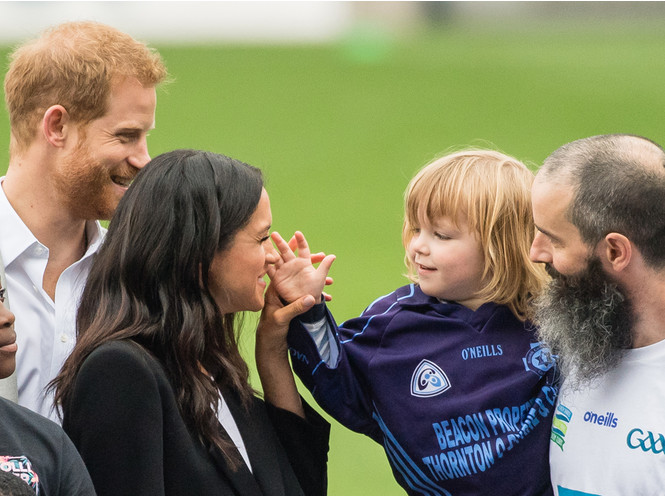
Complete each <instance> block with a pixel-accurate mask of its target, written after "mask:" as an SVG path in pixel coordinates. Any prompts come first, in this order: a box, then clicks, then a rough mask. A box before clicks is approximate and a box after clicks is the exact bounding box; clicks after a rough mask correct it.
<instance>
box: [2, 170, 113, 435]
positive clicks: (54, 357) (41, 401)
mask: <svg viewBox="0 0 665 496" xmlns="http://www.w3.org/2000/svg"><path fill="white" fill-rule="evenodd" d="M3 180H4V177H3V178H0V185H1V184H2V181H3ZM86 230H87V231H86V232H87V236H88V249H87V250H86V253H85V255H84V256H83V258H81V259H80V260H79V261H77V262H75V263H74V264H72V265H71V266H69V267H67V269H65V270H64V271H63V273H62V274H61V275H60V278H59V279H58V283H57V285H56V288H55V302H54V301H53V300H51V298H50V297H49V296H48V294H46V291H44V289H43V287H42V280H43V278H44V271H45V270H46V263H47V262H48V257H49V250H48V248H46V246H44V245H43V244H41V243H40V242H39V241H37V238H35V236H34V235H33V234H32V232H31V231H30V230H29V229H28V228H27V226H26V225H25V224H24V223H23V221H22V220H21V218H20V217H19V216H18V214H17V213H16V211H15V210H14V209H13V208H12V206H11V204H10V203H9V201H8V200H7V196H6V195H5V193H4V190H3V189H2V188H1V187H0V254H1V255H2V260H3V261H4V263H5V275H6V278H7V294H8V296H9V299H10V300H11V309H12V312H13V313H14V315H15V316H16V322H15V324H14V327H15V330H16V336H17V337H16V342H17V344H18V352H17V354H16V380H17V383H18V402H19V404H20V405H23V406H25V407H27V408H29V409H30V410H33V411H35V412H37V413H40V414H42V415H44V416H46V417H49V418H51V419H52V420H55V421H58V418H57V414H56V412H55V410H54V408H53V398H52V395H48V397H47V395H46V393H45V388H46V386H47V385H48V383H49V382H50V381H51V380H53V379H54V378H55V377H56V375H57V374H58V372H59V371H60V368H61V367H62V364H63V363H64V361H65V359H66V358H67V356H68V355H69V353H70V352H71V350H72V348H73V346H74V341H75V337H76V309H77V307H78V302H79V299H80V296H81V293H82V291H83V287H84V286H85V280H86V277H87V276H88V272H89V270H90V265H91V264H92V260H93V255H94V254H95V252H96V251H97V250H98V249H99V247H100V245H101V243H102V241H103V238H104V234H105V232H106V230H105V229H104V228H102V226H101V225H100V224H99V222H96V221H89V222H88V223H87V225H86ZM58 422H59V421H58Z"/></svg>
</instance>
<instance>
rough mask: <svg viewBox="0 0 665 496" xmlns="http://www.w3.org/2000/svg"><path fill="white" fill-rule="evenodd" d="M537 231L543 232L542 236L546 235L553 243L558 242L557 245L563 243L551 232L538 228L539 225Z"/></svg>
mask: <svg viewBox="0 0 665 496" xmlns="http://www.w3.org/2000/svg"><path fill="white" fill-rule="evenodd" d="M536 229H537V230H538V232H541V233H542V234H544V235H545V236H547V237H548V238H550V240H551V241H555V242H557V243H560V242H561V238H559V237H557V236H555V235H554V234H552V233H551V232H549V231H546V230H545V229H542V228H540V227H538V226H537V225H536Z"/></svg>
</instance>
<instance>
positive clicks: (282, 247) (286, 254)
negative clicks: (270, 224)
mask: <svg viewBox="0 0 665 496" xmlns="http://www.w3.org/2000/svg"><path fill="white" fill-rule="evenodd" d="M270 237H271V238H272V241H273V243H275V247H276V248H277V250H278V251H279V254H280V256H281V257H282V260H284V261H285V262H286V261H288V260H292V259H294V258H295V254H294V253H293V250H292V249H291V248H290V247H289V244H288V243H287V242H286V241H284V238H282V236H280V234H279V233H278V232H277V231H273V232H272V233H271V234H270Z"/></svg>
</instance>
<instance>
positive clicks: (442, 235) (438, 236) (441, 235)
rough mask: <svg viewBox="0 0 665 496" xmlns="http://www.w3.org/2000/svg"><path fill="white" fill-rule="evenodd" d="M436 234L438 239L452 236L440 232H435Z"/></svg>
mask: <svg viewBox="0 0 665 496" xmlns="http://www.w3.org/2000/svg"><path fill="white" fill-rule="evenodd" d="M434 236H436V238H437V239H443V240H446V239H450V236H448V235H446V234H442V233H439V232H435V233H434Z"/></svg>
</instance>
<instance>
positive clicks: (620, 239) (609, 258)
mask: <svg viewBox="0 0 665 496" xmlns="http://www.w3.org/2000/svg"><path fill="white" fill-rule="evenodd" d="M602 250H603V251H602V252H601V258H604V259H605V260H604V262H605V263H607V264H609V265H610V266H611V267H612V269H613V270H614V271H615V272H621V271H622V270H624V269H625V268H626V267H628V265H629V264H630V260H631V258H632V256H633V245H632V243H631V242H630V240H629V239H628V238H627V237H626V236H624V235H623V234H619V233H615V232H612V233H609V234H607V235H606V236H605V239H603V241H602Z"/></svg>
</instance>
